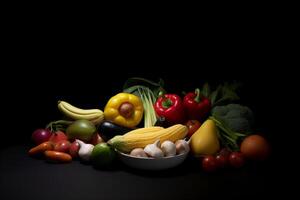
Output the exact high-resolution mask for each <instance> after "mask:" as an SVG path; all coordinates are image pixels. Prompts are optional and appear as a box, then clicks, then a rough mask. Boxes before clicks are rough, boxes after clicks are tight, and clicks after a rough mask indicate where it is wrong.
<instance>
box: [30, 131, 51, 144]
mask: <svg viewBox="0 0 300 200" xmlns="http://www.w3.org/2000/svg"><path fill="white" fill-rule="evenodd" d="M51 136H52V133H51V131H50V130H48V129H37V130H35V131H34V132H33V133H32V135H31V139H32V140H33V141H34V143H35V144H36V145H39V144H41V143H43V142H47V141H48V140H49V139H50V137H51Z"/></svg>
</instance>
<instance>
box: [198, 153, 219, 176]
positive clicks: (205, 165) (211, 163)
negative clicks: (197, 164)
mask: <svg viewBox="0 0 300 200" xmlns="http://www.w3.org/2000/svg"><path fill="white" fill-rule="evenodd" d="M217 168H218V164H217V160H216V158H215V157H213V156H205V157H204V159H203V160H202V169H203V170H204V171H206V172H213V171H215V170H216V169H217Z"/></svg>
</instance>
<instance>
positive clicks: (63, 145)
mask: <svg viewBox="0 0 300 200" xmlns="http://www.w3.org/2000/svg"><path fill="white" fill-rule="evenodd" d="M70 146H71V143H70V142H69V141H68V140H61V141H59V142H57V143H55V145H54V151H59V152H69V149H70Z"/></svg>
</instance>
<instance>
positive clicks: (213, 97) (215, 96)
mask: <svg viewBox="0 0 300 200" xmlns="http://www.w3.org/2000/svg"><path fill="white" fill-rule="evenodd" d="M221 89H222V87H221V86H220V85H219V86H218V88H217V89H216V90H215V91H213V92H212V93H211V94H210V102H211V105H212V106H214V105H215V102H216V101H217V100H218V98H219V96H220V93H221Z"/></svg>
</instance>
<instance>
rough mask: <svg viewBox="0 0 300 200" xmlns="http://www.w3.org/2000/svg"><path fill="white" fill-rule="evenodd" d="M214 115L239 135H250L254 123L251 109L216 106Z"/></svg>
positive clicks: (232, 105) (236, 106)
mask: <svg viewBox="0 0 300 200" xmlns="http://www.w3.org/2000/svg"><path fill="white" fill-rule="evenodd" d="M212 115H213V117H215V118H216V119H219V120H221V121H222V122H223V123H225V124H226V125H227V126H228V127H229V128H230V129H231V130H232V131H235V132H238V133H246V134H248V133H250V132H251V129H252V126H253V123H254V116H253V112H252V111H251V110H250V108H248V107H246V106H241V105H239V104H228V105H226V106H216V107H215V108H213V110H212Z"/></svg>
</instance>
